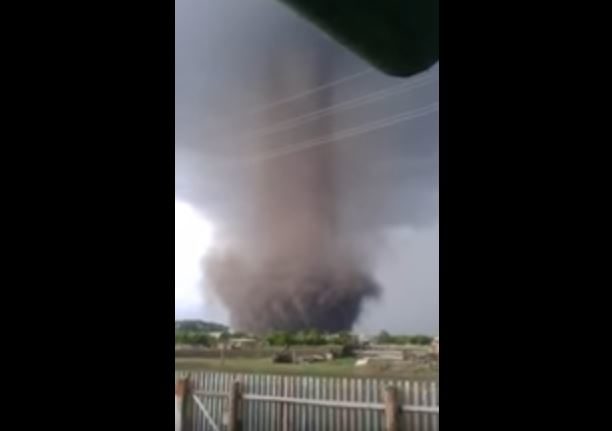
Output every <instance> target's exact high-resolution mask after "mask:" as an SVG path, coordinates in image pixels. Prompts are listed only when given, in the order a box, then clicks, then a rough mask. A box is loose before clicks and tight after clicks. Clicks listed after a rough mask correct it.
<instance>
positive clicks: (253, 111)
mask: <svg viewBox="0 0 612 431" xmlns="http://www.w3.org/2000/svg"><path fill="white" fill-rule="evenodd" d="M373 71H374V69H372V68H369V69H365V70H362V71H360V72H357V73H354V74H352V75H348V76H345V77H343V78H340V79H336V80H335V81H331V82H328V83H327V84H322V85H319V86H317V87H313V88H310V89H308V90H305V91H303V92H301V93H298V94H294V95H293V96H289V97H286V98H283V99H280V100H276V101H274V102H270V103H267V104H265V105H262V106H258V107H256V108H254V109H251V110H249V111H247V112H246V113H245V115H254V114H258V113H260V112H263V111H267V110H269V109H272V108H274V107H277V106H280V105H283V104H285V103H289V102H292V101H294V100H297V99H301V98H302V97H306V96H309V95H311V94H314V93H317V92H319V91H321V90H324V89H326V88H331V87H335V86H337V85H340V84H342V83H345V82H348V81H352V80H353V79H357V78H360V77H362V76H364V75H368V74H370V73H372V72H373Z"/></svg>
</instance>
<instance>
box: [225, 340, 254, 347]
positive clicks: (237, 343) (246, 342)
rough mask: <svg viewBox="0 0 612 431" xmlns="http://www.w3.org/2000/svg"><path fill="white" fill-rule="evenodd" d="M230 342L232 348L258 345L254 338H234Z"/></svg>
mask: <svg viewBox="0 0 612 431" xmlns="http://www.w3.org/2000/svg"><path fill="white" fill-rule="evenodd" d="M229 343H230V344H229V345H230V349H245V348H252V347H256V345H257V340H255V339H254V338H232V339H231V340H230V341H229Z"/></svg>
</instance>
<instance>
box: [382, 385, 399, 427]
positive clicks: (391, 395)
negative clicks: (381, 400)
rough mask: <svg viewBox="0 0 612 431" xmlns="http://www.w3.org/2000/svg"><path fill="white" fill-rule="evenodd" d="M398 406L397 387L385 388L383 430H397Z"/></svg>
mask: <svg viewBox="0 0 612 431" xmlns="http://www.w3.org/2000/svg"><path fill="white" fill-rule="evenodd" d="M399 411H400V406H399V403H398V400H397V389H396V388H395V387H393V386H388V387H387V388H385V431H399Z"/></svg>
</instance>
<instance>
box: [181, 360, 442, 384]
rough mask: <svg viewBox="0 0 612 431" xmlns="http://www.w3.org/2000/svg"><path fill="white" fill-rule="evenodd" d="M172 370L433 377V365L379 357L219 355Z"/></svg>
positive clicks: (434, 371) (186, 363)
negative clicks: (362, 362) (361, 361)
mask: <svg viewBox="0 0 612 431" xmlns="http://www.w3.org/2000/svg"><path fill="white" fill-rule="evenodd" d="M175 369H176V370H190V371H200V370H214V371H228V372H248V373H258V374H292V375H305V376H334V377H389V378H408V379H414V380H431V379H437V377H438V371H437V369H435V370H432V369H429V368H426V367H423V366H421V367H416V366H411V365H408V364H405V363H403V362H399V361H381V362H376V363H374V364H372V365H367V366H364V367H355V359H353V358H345V359H336V360H334V361H325V362H315V363H311V364H275V363H273V362H272V359H271V358H258V359H249V358H235V359H234V358H232V359H226V360H225V362H224V363H223V364H222V363H221V360H220V359H204V358H175Z"/></svg>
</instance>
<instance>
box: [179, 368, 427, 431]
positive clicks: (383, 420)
mask: <svg viewBox="0 0 612 431" xmlns="http://www.w3.org/2000/svg"><path fill="white" fill-rule="evenodd" d="M175 381H176V384H177V390H176V395H177V400H178V403H177V405H179V406H181V405H182V407H179V409H180V410H181V411H182V416H183V417H182V427H181V428H182V431H209V430H210V431H222V430H229V431H318V430H321V431H324V430H326V431H332V430H333V431H345V430H346V431H438V429H439V428H438V412H439V402H438V384H437V382H416V381H415V382H413V381H408V380H401V379H399V380H398V379H394V380H389V379H373V378H334V377H308V376H279V375H261V374H244V373H221V372H199V373H194V374H191V375H188V373H187V372H181V371H178V372H176V374H175Z"/></svg>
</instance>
